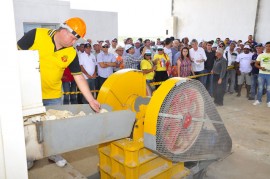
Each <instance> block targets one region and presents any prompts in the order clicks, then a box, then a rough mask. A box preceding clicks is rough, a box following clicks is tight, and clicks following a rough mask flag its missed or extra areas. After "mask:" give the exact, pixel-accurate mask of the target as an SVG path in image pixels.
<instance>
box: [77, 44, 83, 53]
mask: <svg viewBox="0 0 270 179" xmlns="http://www.w3.org/2000/svg"><path fill="white" fill-rule="evenodd" d="M83 52H84V43H80V46H79V51H77V54H78V55H81V54H82V53H83Z"/></svg>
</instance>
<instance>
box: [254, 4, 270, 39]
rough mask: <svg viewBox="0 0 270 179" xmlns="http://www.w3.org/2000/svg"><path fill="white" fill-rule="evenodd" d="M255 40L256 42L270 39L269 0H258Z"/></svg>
mask: <svg viewBox="0 0 270 179" xmlns="http://www.w3.org/2000/svg"><path fill="white" fill-rule="evenodd" d="M255 37H256V40H257V41H258V42H262V43H265V42H268V41H270V1H269V0H260V6H259V13H258V20H257V28H256V36H255Z"/></svg>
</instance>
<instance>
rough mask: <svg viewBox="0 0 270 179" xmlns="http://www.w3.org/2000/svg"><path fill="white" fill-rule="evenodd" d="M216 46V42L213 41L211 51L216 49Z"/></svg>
mask: <svg viewBox="0 0 270 179" xmlns="http://www.w3.org/2000/svg"><path fill="white" fill-rule="evenodd" d="M217 48H218V44H216V43H213V45H212V50H213V51H216V50H217Z"/></svg>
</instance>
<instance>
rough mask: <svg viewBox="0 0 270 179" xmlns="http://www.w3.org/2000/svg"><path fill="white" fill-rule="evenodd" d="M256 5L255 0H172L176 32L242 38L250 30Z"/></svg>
mask: <svg viewBox="0 0 270 179" xmlns="http://www.w3.org/2000/svg"><path fill="white" fill-rule="evenodd" d="M265 1H267V0H265ZM256 8H257V0H248V1H247V0H218V1H217V0H174V11H173V15H174V16H177V17H178V34H177V36H178V37H180V38H183V37H185V36H187V37H189V38H190V39H192V38H197V39H198V40H202V39H204V40H211V39H215V38H216V37H220V38H222V39H224V38H226V37H229V38H231V39H242V40H243V41H244V40H246V39H247V36H248V35H249V34H253V32H254V25H255V17H256ZM267 9H269V6H268V7H267ZM268 13H269V10H268ZM268 18H269V16H268ZM268 22H269V21H268Z"/></svg>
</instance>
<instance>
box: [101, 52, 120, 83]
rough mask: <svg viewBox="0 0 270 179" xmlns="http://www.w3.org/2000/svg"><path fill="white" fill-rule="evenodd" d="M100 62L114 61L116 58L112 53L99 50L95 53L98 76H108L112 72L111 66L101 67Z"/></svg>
mask: <svg viewBox="0 0 270 179" xmlns="http://www.w3.org/2000/svg"><path fill="white" fill-rule="evenodd" d="M100 62H116V58H115V56H114V54H112V53H108V54H105V53H104V52H100V53H99V54H98V55H97V63H98V76H100V77H102V78H108V77H109V76H110V75H111V74H112V73H113V67H106V68H102V67H101V66H100V65H99V63H100Z"/></svg>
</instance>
